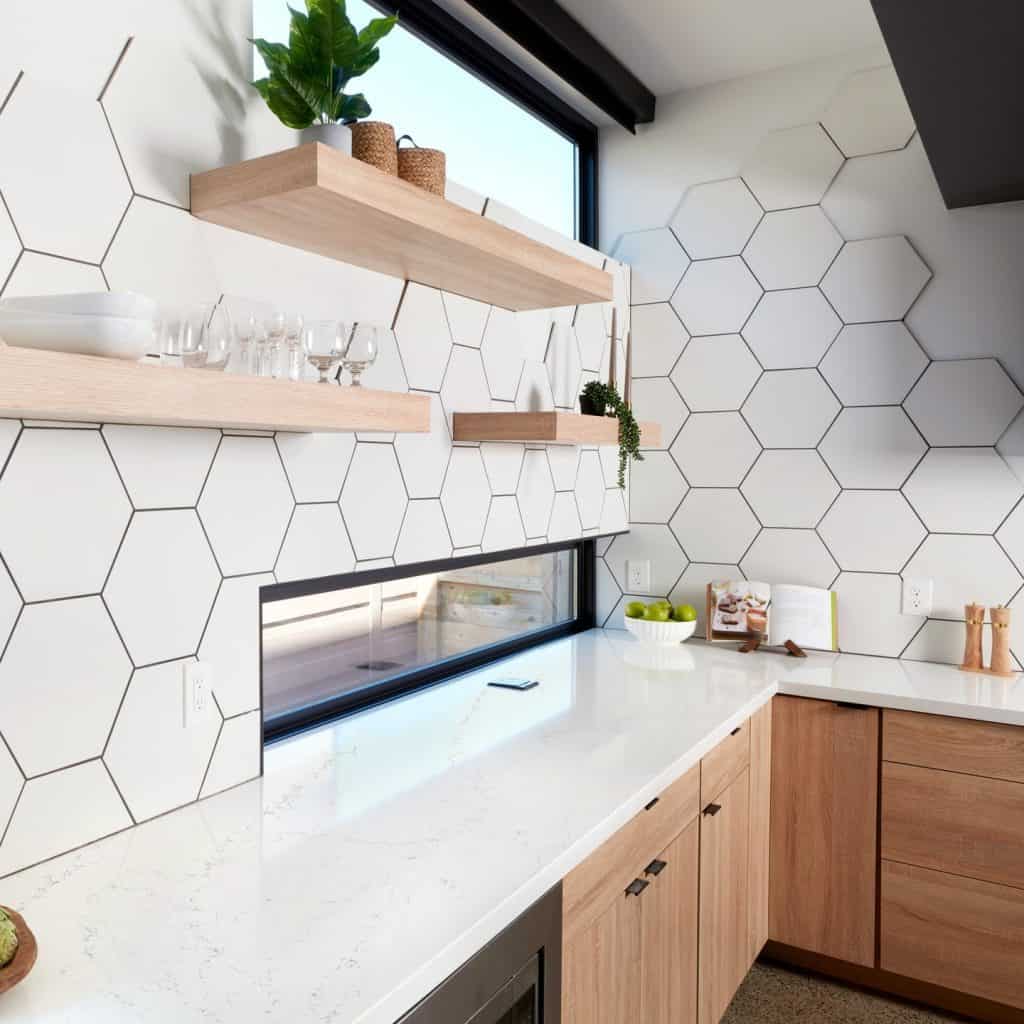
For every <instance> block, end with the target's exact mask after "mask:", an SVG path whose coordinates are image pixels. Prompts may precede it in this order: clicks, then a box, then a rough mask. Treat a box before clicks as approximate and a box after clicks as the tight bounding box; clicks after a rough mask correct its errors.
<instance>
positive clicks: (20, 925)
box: [0, 907, 38, 994]
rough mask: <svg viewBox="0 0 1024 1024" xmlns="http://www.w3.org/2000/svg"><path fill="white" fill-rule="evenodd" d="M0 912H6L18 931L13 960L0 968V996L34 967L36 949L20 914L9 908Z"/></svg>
mask: <svg viewBox="0 0 1024 1024" xmlns="http://www.w3.org/2000/svg"><path fill="white" fill-rule="evenodd" d="M0 910H4V911H6V913H7V916H8V917H9V918H10V919H11V920H12V921H13V922H14V927H15V928H16V929H17V930H18V949H17V952H15V954H14V959H13V960H12V961H11V962H10V963H9V964H8V965H7V966H6V967H0V994H3V993H4V992H6V991H7V990H8V989H9V988H14V986H15V985H17V984H18V982H19V981H24V980H25V977H26V975H27V974H28V972H29V971H31V970H32V968H33V967H35V964H36V953H37V952H38V947H37V946H36V937H35V936H34V935H33V934H32V932H31V930H30V929H29V926H28V925H27V924H25V919H24V918H23V917H22V916H21V914H19V913H18V912H17V911H15V910H11V909H10V908H9V907H0Z"/></svg>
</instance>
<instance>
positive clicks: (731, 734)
mask: <svg viewBox="0 0 1024 1024" xmlns="http://www.w3.org/2000/svg"><path fill="white" fill-rule="evenodd" d="M742 728H743V726H742V725H737V726H736V728H735V729H733V731H732V732H731V733H729V735H730V736H735V735H736V733H738V732H739V731H740V729H742Z"/></svg>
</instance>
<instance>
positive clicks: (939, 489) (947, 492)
mask: <svg viewBox="0 0 1024 1024" xmlns="http://www.w3.org/2000/svg"><path fill="white" fill-rule="evenodd" d="M903 493H904V494H905V495H906V496H907V500H908V501H909V502H910V504H911V505H913V506H914V508H915V509H916V511H917V514H918V515H919V516H920V517H921V518H922V519H923V520H924V522H925V525H926V526H927V527H928V529H929V530H931V531H932V533H993V532H994V531H995V530H996V529H997V527H998V526H999V524H1000V523H1001V522H1002V521H1003V520H1004V519H1005V518H1006V516H1007V515H1008V514H1009V512H1010V510H1011V509H1012V508H1013V506H1014V505H1016V504H1017V502H1018V501H1019V500H1020V498H1021V496H1022V495H1024V489H1022V488H1021V485H1020V481H1019V480H1018V479H1017V478H1016V477H1015V476H1014V475H1013V473H1012V472H1011V471H1010V468H1009V466H1007V465H1006V463H1005V462H1004V461H1003V460H1002V459H1001V458H1000V457H999V454H998V453H997V452H996V450H995V449H994V448H931V449H929V451H928V453H927V454H926V455H925V457H924V458H923V459H922V460H921V462H920V463H919V464H918V466H917V468H916V469H915V470H914V472H913V473H912V474H911V476H910V479H909V480H908V481H907V482H906V484H905V485H904V487H903Z"/></svg>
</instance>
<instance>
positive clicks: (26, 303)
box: [0, 292, 157, 359]
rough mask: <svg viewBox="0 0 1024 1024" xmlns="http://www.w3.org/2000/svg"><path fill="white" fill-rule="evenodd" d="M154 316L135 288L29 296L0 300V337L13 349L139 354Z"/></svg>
mask: <svg viewBox="0 0 1024 1024" xmlns="http://www.w3.org/2000/svg"><path fill="white" fill-rule="evenodd" d="M156 316H157V307H156V303H155V302H153V300H152V299H148V298H146V296H144V295H137V294H135V293H134V292H86V293H82V294H78V295H31V296H25V297H20V298H12V299H3V300H2V301H0V338H2V339H3V340H4V341H5V342H7V344H8V345H13V346H14V347H15V348H43V349H50V350H51V351H54V352H74V353H77V354H79V355H88V356H107V357H108V358H113V359H141V358H142V357H143V356H144V355H146V353H147V351H148V350H149V349H150V348H152V346H153V344H154V342H153V322H154V319H155V318H156Z"/></svg>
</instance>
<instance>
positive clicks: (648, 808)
mask: <svg viewBox="0 0 1024 1024" xmlns="http://www.w3.org/2000/svg"><path fill="white" fill-rule="evenodd" d="M660 799H661V797H660V796H656V797H655V798H654V799H653V800H650V801H648V803H646V804H644V810H645V811H649V810H650V809H651V808H652V807H653V806H654V805H655V804H656V803H657V802H658V801H659V800H660Z"/></svg>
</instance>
